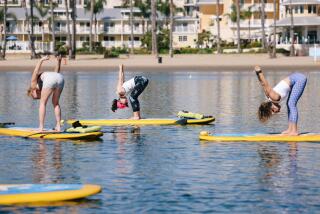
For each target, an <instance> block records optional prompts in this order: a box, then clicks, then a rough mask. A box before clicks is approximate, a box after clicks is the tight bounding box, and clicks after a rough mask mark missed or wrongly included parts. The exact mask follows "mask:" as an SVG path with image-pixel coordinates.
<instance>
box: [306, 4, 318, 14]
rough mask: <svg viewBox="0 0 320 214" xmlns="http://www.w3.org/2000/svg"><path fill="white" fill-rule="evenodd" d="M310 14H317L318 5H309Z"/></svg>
mask: <svg viewBox="0 0 320 214" xmlns="http://www.w3.org/2000/svg"><path fill="white" fill-rule="evenodd" d="M308 13H317V7H316V5H308Z"/></svg>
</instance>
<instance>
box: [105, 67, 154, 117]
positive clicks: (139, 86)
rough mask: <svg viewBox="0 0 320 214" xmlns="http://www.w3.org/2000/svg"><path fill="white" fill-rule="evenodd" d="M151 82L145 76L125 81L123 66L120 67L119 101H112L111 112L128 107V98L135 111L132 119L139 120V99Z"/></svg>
mask: <svg viewBox="0 0 320 214" xmlns="http://www.w3.org/2000/svg"><path fill="white" fill-rule="evenodd" d="M148 82H149V80H148V79H147V78H146V77H144V76H135V77H134V78H131V79H130V80H128V81H126V82H125V81H124V72H123V65H120V66H119V77H118V86H117V94H118V96H119V98H118V99H114V100H113V101H112V106H111V110H112V111H113V112H115V111H116V110H117V109H123V108H126V107H128V98H127V97H129V101H130V104H131V107H132V110H133V117H132V118H131V119H134V120H139V119H141V115H140V103H139V100H138V97H139V96H140V94H141V93H142V92H143V91H144V89H145V88H146V87H147V85H148Z"/></svg>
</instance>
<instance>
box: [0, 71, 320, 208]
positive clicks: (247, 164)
mask: <svg viewBox="0 0 320 214" xmlns="http://www.w3.org/2000/svg"><path fill="white" fill-rule="evenodd" d="M138 73H139V72H133V73H128V75H127V78H130V77H132V76H134V75H136V74H138ZM116 74H117V73H116V72H112V73H95V72H91V73H85V72H77V73H68V72H65V81H66V84H65V88H64V92H63V94H62V97H61V106H62V113H63V118H64V119H69V118H126V117H130V116H131V112H130V111H118V112H117V113H113V112H112V111H111V110H110V103H111V101H112V99H113V98H114V96H115V86H116V79H117V76H116ZM139 74H141V73H139ZM288 74H289V73H288V72H275V73H267V74H266V75H267V77H268V80H270V83H271V84H276V83H277V82H278V81H279V80H280V79H281V78H282V77H285V76H287V75H288ZM29 75H30V73H23V72H22V73H0V90H1V93H2V94H1V96H0V112H1V116H0V119H1V121H13V122H16V123H17V124H18V125H21V126H37V124H38V121H37V120H38V119H37V118H38V113H37V111H38V110H37V109H38V103H37V102H34V101H32V100H30V99H29V98H28V97H27V96H26V95H25V89H26V88H27V84H28V83H29V79H30V76H29ZM142 75H145V76H147V77H148V78H149V79H150V84H149V85H148V87H147V89H146V90H145V91H144V93H143V94H142V95H141V98H140V101H141V106H142V113H143V116H144V117H173V116H175V114H176V112H178V111H179V110H183V109H184V110H189V111H195V112H203V113H205V114H211V115H214V116H215V117H216V122H215V125H211V126H185V127H181V126H171V127H169V126H168V127H166V126H155V127H148V126H142V127H131V126H129V127H104V128H103V131H104V132H106V133H105V135H104V136H103V138H102V141H97V142H81V143H76V142H71V141H42V140H40V141H37V140H26V139H21V138H13V137H7V136H0V143H1V147H2V149H1V150H0V172H1V173H0V183H46V182H48V183H96V184H100V185H102V186H103V192H102V193H100V194H99V195H96V196H93V197H91V198H90V199H91V200H92V201H91V200H89V201H87V200H85V201H81V203H80V205H74V206H76V209H75V210H68V205H62V207H50V208H47V207H46V208H37V209H32V208H25V207H23V208H21V209H20V208H19V209H17V210H15V211H14V212H23V213H25V212H33V211H34V212H74V213H78V212H79V213H106V212H110V213H116V212H118V213H119V212H121V213H124V212H129V213H143V212H155V213H158V212H164V213H173V212H176V213H188V212H192V213H196V212H209V213H212V212H228V211H229V212H234V213H241V212H242V213H248V212H256V211H257V210H259V212H262V213H273V212H277V213H279V212H284V213H287V212H290V213H293V212H296V211H297V210H299V211H301V212H308V213H310V212H311V213H316V212H317V211H318V210H319V205H318V204H319V197H318V196H319V189H320V182H319V175H320V163H319V162H318V161H316V160H318V159H319V156H320V151H319V150H320V144H312V143H283V144H280V143H273V144H267V143H232V144H230V143H199V140H198V134H199V132H200V131H202V130H208V131H210V132H213V133H232V132H279V131H280V130H283V129H284V128H286V126H287V118H286V117H287V114H286V112H285V111H283V112H282V113H281V114H280V115H279V116H277V117H275V118H273V119H272V120H271V121H270V123H268V124H260V123H259V121H258V119H257V117H256V111H257V107H258V105H259V103H260V101H262V100H264V99H265V98H264V94H263V91H262V90H261V88H260V86H259V83H258V82H257V80H256V76H255V75H254V74H252V72H236V71H235V72H223V71H222V72H203V73H202V72H201V73H198V72H192V71H186V72H176V73H143V74H142ZM307 76H308V78H309V82H308V85H307V87H306V89H305V92H304V95H303V96H302V98H301V101H300V102H299V106H298V108H299V114H300V115H299V118H300V121H299V126H300V130H301V132H307V131H308V132H320V130H319V126H318V125H317V124H320V117H318V116H317V115H318V111H317V109H318V108H319V106H320V99H317V97H318V96H319V94H318V91H319V88H318V87H319V86H318V82H319V80H320V75H319V73H317V72H309V73H307ZM17 81H18V82H19V84H13V83H16V82H17ZM48 107H49V109H48V114H47V122H46V125H47V127H53V125H54V115H53V111H52V109H50V108H52V107H51V106H50V105H49V106H48ZM70 206H73V205H70ZM8 209H10V208H8ZM2 211H8V210H4V209H2V207H1V208H0V212H2ZM8 212H9V211H8Z"/></svg>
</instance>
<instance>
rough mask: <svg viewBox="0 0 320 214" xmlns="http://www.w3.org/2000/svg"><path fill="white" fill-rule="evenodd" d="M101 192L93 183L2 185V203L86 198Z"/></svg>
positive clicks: (0, 200) (0, 190)
mask: <svg viewBox="0 0 320 214" xmlns="http://www.w3.org/2000/svg"><path fill="white" fill-rule="evenodd" d="M99 192H101V186H98V185H92V184H18V185H0V204H2V205H10V204H20V203H43V202H54V201H64V200H74V199H80V198H85V197H88V196H90V195H95V194H97V193H99Z"/></svg>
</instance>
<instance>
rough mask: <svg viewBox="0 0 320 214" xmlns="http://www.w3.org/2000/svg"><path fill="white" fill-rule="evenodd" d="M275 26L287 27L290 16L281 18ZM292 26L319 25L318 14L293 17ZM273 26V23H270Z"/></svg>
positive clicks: (289, 23)
mask: <svg viewBox="0 0 320 214" xmlns="http://www.w3.org/2000/svg"><path fill="white" fill-rule="evenodd" d="M276 25H277V27H289V26H290V25H291V19H290V17H287V18H284V19H281V20H279V21H277V22H276ZM293 25H294V26H310V25H317V26H320V16H305V17H293ZM271 26H273V25H271Z"/></svg>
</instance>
